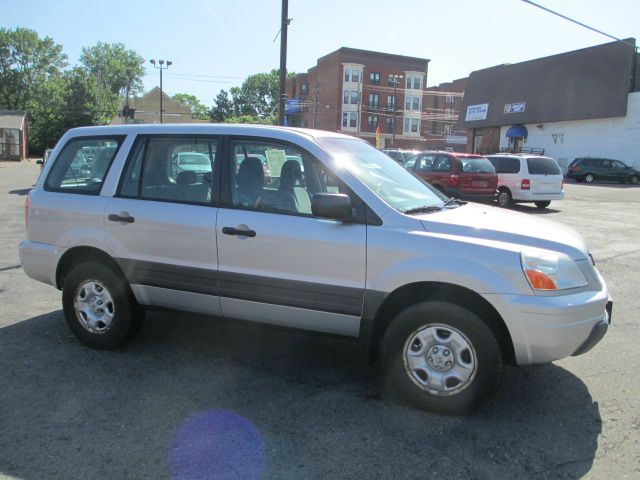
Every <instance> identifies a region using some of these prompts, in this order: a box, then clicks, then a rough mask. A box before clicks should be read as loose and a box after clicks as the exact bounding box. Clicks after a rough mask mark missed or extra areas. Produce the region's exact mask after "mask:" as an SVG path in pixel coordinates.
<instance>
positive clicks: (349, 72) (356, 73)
mask: <svg viewBox="0 0 640 480" xmlns="http://www.w3.org/2000/svg"><path fill="white" fill-rule="evenodd" d="M344 81H345V82H354V83H360V70H358V69H357V68H345V69H344Z"/></svg>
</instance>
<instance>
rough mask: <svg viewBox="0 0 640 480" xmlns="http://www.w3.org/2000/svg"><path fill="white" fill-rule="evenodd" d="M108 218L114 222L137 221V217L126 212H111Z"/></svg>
mask: <svg viewBox="0 0 640 480" xmlns="http://www.w3.org/2000/svg"><path fill="white" fill-rule="evenodd" d="M108 218H109V220H111V221H112V222H124V223H133V222H134V221H135V218H133V217H132V216H131V215H129V214H128V213H126V212H122V213H121V214H119V215H118V214H116V213H111V214H109V217H108Z"/></svg>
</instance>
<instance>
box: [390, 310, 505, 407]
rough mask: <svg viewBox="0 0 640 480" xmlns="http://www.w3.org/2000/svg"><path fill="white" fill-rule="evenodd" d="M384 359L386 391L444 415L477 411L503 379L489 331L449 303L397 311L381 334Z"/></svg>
mask: <svg viewBox="0 0 640 480" xmlns="http://www.w3.org/2000/svg"><path fill="white" fill-rule="evenodd" d="M382 359H383V367H384V372H385V378H386V380H387V384H388V385H389V387H391V388H393V389H395V390H397V391H399V392H400V393H401V394H402V395H403V396H404V397H405V398H407V399H408V400H409V401H410V402H412V403H413V404H415V405H416V406H417V407H419V408H422V409H425V410H429V411H434V412H440V413H446V414H465V413H469V412H472V411H474V410H476V409H477V408H479V407H480V406H481V405H482V404H483V403H484V402H485V401H486V400H487V399H488V398H490V397H491V396H492V395H493V394H494V393H495V391H496V389H497V387H498V384H499V381H500V378H501V376H502V356H501V352H500V347H499V345H498V341H497V340H496V337H495V335H494V334H493V332H492V331H491V329H490V328H489V327H488V326H487V324H485V323H484V322H483V321H482V319H480V318H479V317H478V316H477V315H475V314H474V313H472V312H471V311H469V310H467V309H466V308H463V307H461V306H458V305H455V304H452V303H448V302H439V301H428V302H423V303H419V304H416V305H413V306H411V307H408V308H407V309H405V310H403V311H402V312H400V314H398V316H397V317H396V318H395V319H394V320H393V321H392V322H391V324H390V325H389V327H388V329H387V331H386V332H385V335H384V338H383V340H382Z"/></svg>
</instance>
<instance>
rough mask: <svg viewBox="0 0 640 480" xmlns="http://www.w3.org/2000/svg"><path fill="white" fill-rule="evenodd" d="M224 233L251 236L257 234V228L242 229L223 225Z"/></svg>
mask: <svg viewBox="0 0 640 480" xmlns="http://www.w3.org/2000/svg"><path fill="white" fill-rule="evenodd" d="M222 233H224V234H225V235H238V236H243V237H251V238H253V237H255V236H256V231H255V230H240V229H239V228H234V227H222Z"/></svg>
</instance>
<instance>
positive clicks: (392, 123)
mask: <svg viewBox="0 0 640 480" xmlns="http://www.w3.org/2000/svg"><path fill="white" fill-rule="evenodd" d="M395 126H396V119H395V118H393V117H387V132H389V133H393V131H394V130H395Z"/></svg>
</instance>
